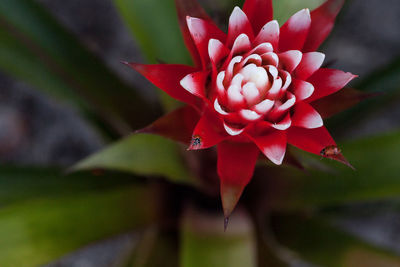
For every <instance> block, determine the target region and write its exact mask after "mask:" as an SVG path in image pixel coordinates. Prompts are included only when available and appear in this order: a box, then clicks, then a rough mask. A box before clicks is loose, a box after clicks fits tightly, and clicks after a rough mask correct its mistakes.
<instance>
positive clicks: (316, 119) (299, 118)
mask: <svg viewBox="0 0 400 267" xmlns="http://www.w3.org/2000/svg"><path fill="white" fill-rule="evenodd" d="M292 125H293V126H297V127H302V128H308V129H314V128H319V127H321V126H323V125H324V123H323V121H322V118H321V116H320V115H319V113H318V112H317V111H316V110H315V109H314V108H313V107H311V106H310V105H309V104H307V103H304V102H298V103H297V104H296V105H295V106H294V113H293V116H292Z"/></svg>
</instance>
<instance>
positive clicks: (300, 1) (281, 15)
mask: <svg viewBox="0 0 400 267" xmlns="http://www.w3.org/2000/svg"><path fill="white" fill-rule="evenodd" d="M323 2H325V0H273V5H274V19H276V20H277V21H278V22H279V25H283V24H284V23H285V22H286V21H287V20H288V19H289V18H290V17H291V16H292V15H294V13H296V12H297V11H300V10H302V9H304V8H309V9H310V10H313V9H315V8H316V7H318V6H319V5H321V4H322V3H323Z"/></svg>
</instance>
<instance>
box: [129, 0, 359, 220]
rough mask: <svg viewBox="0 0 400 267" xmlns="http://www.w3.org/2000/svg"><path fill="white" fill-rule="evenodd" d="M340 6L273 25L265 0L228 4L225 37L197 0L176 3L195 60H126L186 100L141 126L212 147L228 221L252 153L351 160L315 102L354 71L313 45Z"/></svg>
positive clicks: (332, 2) (334, 1) (339, 0)
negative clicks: (296, 151) (297, 152)
mask: <svg viewBox="0 0 400 267" xmlns="http://www.w3.org/2000/svg"><path fill="white" fill-rule="evenodd" d="M343 3H344V0H328V1H326V2H325V3H324V4H322V5H321V6H320V7H318V8H317V9H315V10H313V11H312V12H310V11H309V10H308V9H303V10H300V11H299V12H297V13H296V14H294V15H293V16H292V17H291V18H289V20H288V21H287V22H286V23H284V24H283V25H282V26H281V27H279V24H278V22H277V21H276V20H273V15H272V13H273V9H272V0H246V1H245V3H244V6H243V9H240V8H239V7H235V8H234V10H233V12H232V14H231V16H230V18H229V28H228V33H227V34H226V33H224V32H223V31H221V30H220V29H219V28H218V27H217V26H216V25H215V24H214V23H213V21H212V20H211V19H210V18H209V17H208V16H207V15H206V13H205V12H204V10H203V9H202V8H201V7H200V6H199V5H198V4H197V2H195V1H193V0H191V1H185V0H176V4H177V10H178V15H179V20H180V26H181V29H182V33H183V36H184V40H185V43H186V45H187V47H188V49H189V51H190V53H191V55H192V58H193V61H194V62H195V67H191V66H186V65H177V64H175V65H172V64H157V65H143V64H136V63H127V64H128V65H129V66H131V67H132V68H133V69H135V70H136V71H138V72H140V73H141V74H142V75H143V76H145V77H146V78H147V79H148V80H149V81H150V82H152V83H153V84H154V85H155V86H157V87H159V88H160V89H162V90H163V91H165V92H166V93H167V94H169V95H170V96H171V97H173V98H175V99H177V100H179V101H182V102H184V103H186V104H187V106H185V107H183V108H179V109H177V110H175V111H173V112H171V113H170V114H167V115H166V116H164V117H162V118H161V119H159V120H158V121H156V122H155V123H153V124H152V125H150V126H149V127H147V128H146V129H145V130H144V131H147V132H152V133H158V134H160V135H164V136H167V137H169V138H172V139H175V140H177V141H182V142H186V143H190V144H189V149H191V150H197V149H205V148H209V147H213V146H217V153H218V162H217V171H218V175H219V177H220V190H221V198H222V204H223V208H224V214H225V217H226V218H228V216H229V215H230V213H231V212H232V210H233V208H234V207H235V205H236V204H237V201H238V199H239V197H240V195H241V194H242V192H243V189H244V188H245V186H246V185H247V184H248V183H249V181H250V180H251V177H252V176H253V172H254V168H255V164H256V161H257V159H258V158H259V155H260V152H261V153H262V154H263V155H265V156H266V157H267V158H268V159H269V160H271V161H272V162H273V163H275V164H277V165H280V164H281V163H282V161H283V159H284V157H285V152H286V148H287V144H290V145H293V146H296V147H298V148H300V149H302V150H305V151H308V152H311V153H314V154H318V155H322V156H323V157H327V158H332V159H335V160H338V161H340V162H342V163H345V164H347V165H349V166H351V165H350V164H349V163H348V162H347V160H346V159H345V158H344V157H343V155H342V154H341V151H340V149H339V148H338V147H337V146H336V143H335V141H334V140H333V138H332V137H331V135H330V134H329V132H328V130H327V129H326V128H325V127H324V125H323V119H322V117H321V115H320V113H319V112H318V111H317V109H316V108H315V107H314V105H315V104H316V103H318V106H319V107H321V101H320V100H321V99H322V98H324V97H326V96H328V95H331V94H334V93H336V92H338V91H339V90H341V89H342V88H343V87H344V86H346V84H347V83H349V82H350V81H351V80H352V79H354V78H355V77H356V76H355V75H353V74H351V73H347V72H343V71H340V70H336V69H329V68H322V67H321V66H322V64H323V62H324V58H325V55H324V54H323V53H320V52H315V50H317V49H318V47H319V46H320V45H321V43H322V42H323V41H324V40H325V39H326V37H327V36H328V35H329V33H330V32H331V30H332V28H333V25H334V21H335V18H336V16H337V14H338V13H339V10H340V9H341V7H342V5H343ZM331 104H332V105H334V104H335V103H329V101H327V102H326V103H324V104H323V105H322V107H323V106H324V105H331Z"/></svg>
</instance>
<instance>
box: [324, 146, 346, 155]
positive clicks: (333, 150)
mask: <svg viewBox="0 0 400 267" xmlns="http://www.w3.org/2000/svg"><path fill="white" fill-rule="evenodd" d="M341 152H342V151H341V150H340V148H338V147H337V146H333V145H332V146H327V147H325V148H324V149H322V150H321V152H320V154H321V156H323V157H334V156H338V155H340V154H341Z"/></svg>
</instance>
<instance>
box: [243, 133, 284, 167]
mask: <svg viewBox="0 0 400 267" xmlns="http://www.w3.org/2000/svg"><path fill="white" fill-rule="evenodd" d="M250 138H251V140H253V142H254V143H255V144H256V145H257V146H258V148H259V149H260V150H261V152H262V153H263V154H264V155H265V156H266V157H267V158H268V159H269V160H271V161H272V162H273V163H275V164H276V165H281V164H282V161H283V159H284V157H285V153H286V144H287V141H286V132H285V131H278V130H274V131H270V132H269V133H267V134H265V135H262V136H251V137H250Z"/></svg>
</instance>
